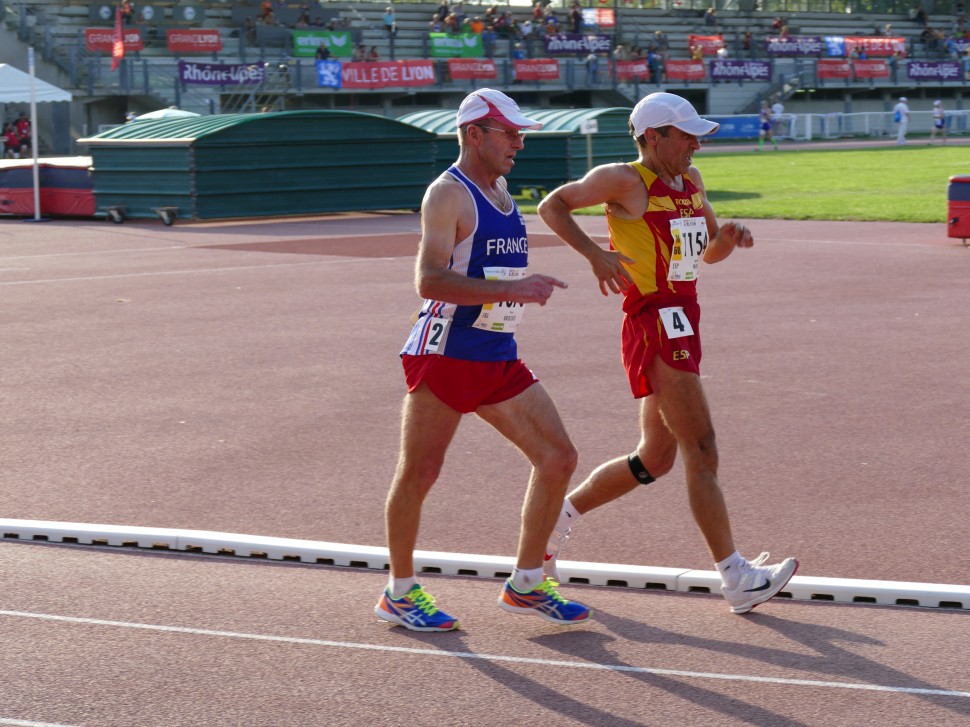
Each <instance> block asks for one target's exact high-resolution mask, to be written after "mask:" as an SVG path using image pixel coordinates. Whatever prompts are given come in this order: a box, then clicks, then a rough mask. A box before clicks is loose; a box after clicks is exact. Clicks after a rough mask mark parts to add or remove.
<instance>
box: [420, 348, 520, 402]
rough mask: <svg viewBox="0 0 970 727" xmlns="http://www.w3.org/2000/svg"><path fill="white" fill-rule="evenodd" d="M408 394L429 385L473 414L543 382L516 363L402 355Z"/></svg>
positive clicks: (440, 395) (446, 398)
mask: <svg viewBox="0 0 970 727" xmlns="http://www.w3.org/2000/svg"><path fill="white" fill-rule="evenodd" d="M401 362H402V363H403V364H404V378H405V379H406V380H407V382H408V392H412V391H414V390H415V389H417V388H418V387H419V386H420V385H421V384H427V385H428V388H429V389H431V393H432V394H434V395H435V396H437V397H438V398H439V399H441V401H443V402H444V403H445V404H447V405H448V406H450V407H451V408H452V409H454V410H455V411H458V412H461V413H462V414H470V413H471V412H473V411H475V410H476V409H477V408H478V407H480V406H482V405H484V404H499V403H501V402H503V401H508V400H509V399H511V398H513V397H515V396H518V395H519V394H521V393H522V392H523V391H525V390H526V389H528V388H529V387H530V386H532V385H533V384H534V383H536V382H537V381H538V380H539V379H538V378H536V375H535V374H533V373H532V371H531V370H529V367H528V366H526V365H525V364H524V363H522V360H521V359H516V360H515V361H464V360H462V359H458V358H451V357H449V356H441V355H440V354H435V353H431V354H426V355H422V356H411V355H408V354H405V355H403V356H401Z"/></svg>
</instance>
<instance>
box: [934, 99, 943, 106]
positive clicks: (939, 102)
mask: <svg viewBox="0 0 970 727" xmlns="http://www.w3.org/2000/svg"><path fill="white" fill-rule="evenodd" d="M933 105H934V106H942V105H943V102H942V101H940V99H936V101H934V102H933Z"/></svg>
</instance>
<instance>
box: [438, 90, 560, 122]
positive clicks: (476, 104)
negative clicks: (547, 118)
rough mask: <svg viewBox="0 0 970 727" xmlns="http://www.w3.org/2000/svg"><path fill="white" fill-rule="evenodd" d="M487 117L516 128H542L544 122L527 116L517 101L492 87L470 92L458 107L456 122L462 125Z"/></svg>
mask: <svg viewBox="0 0 970 727" xmlns="http://www.w3.org/2000/svg"><path fill="white" fill-rule="evenodd" d="M485 119H495V120H496V121H501V122H502V123H503V124H507V125H509V126H511V127H513V128H516V129H541V128H542V123H541V122H539V121H536V120H535V119H530V118H529V117H528V116H525V115H524V114H523V113H522V111H521V110H520V109H519V105H518V104H517V103H515V101H513V100H512V99H510V98H509V97H508V96H506V95H505V94H504V93H502V92H501V91H496V90H495V89H492V88H480V89H478V90H477V91H473V92H472V93H470V94H468V95H467V96H466V97H465V100H464V101H462V102H461V106H459V107H458V115H457V117H456V119H455V123H456V124H457V125H458V126H459V127H460V126H464V125H465V124H470V123H472V122H474V121H484V120H485Z"/></svg>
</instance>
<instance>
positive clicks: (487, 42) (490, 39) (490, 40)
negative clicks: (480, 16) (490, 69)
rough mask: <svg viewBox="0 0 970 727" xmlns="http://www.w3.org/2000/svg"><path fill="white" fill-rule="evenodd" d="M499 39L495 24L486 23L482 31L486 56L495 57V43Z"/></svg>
mask: <svg viewBox="0 0 970 727" xmlns="http://www.w3.org/2000/svg"><path fill="white" fill-rule="evenodd" d="M497 41H498V33H496V32H495V26H494V25H486V26H485V30H483V31H482V48H483V49H484V50H485V57H486V58H494V57H495V43H496V42H497Z"/></svg>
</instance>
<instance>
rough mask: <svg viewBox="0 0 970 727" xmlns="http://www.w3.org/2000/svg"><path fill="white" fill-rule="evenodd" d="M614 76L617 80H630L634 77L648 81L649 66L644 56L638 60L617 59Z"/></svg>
mask: <svg viewBox="0 0 970 727" xmlns="http://www.w3.org/2000/svg"><path fill="white" fill-rule="evenodd" d="M616 78H617V80H618V81H632V80H633V79H634V78H638V79H640V80H641V81H649V80H650V67H649V66H648V65H647V60H646V58H641V59H640V60H638V61H617V62H616Z"/></svg>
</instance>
